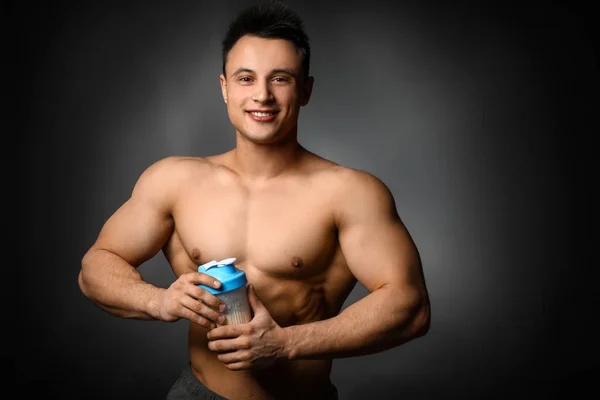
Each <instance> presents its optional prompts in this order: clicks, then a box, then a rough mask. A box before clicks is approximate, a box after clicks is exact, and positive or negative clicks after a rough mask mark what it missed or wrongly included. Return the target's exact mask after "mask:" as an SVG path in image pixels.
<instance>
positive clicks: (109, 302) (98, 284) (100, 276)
mask: <svg viewBox="0 0 600 400" xmlns="http://www.w3.org/2000/svg"><path fill="white" fill-rule="evenodd" d="M79 287H80V288H81V291H82V292H83V294H84V295H85V296H86V297H88V298H89V299H90V300H92V301H93V302H94V303H95V304H96V305H98V307H100V308H102V309H103V310H105V311H107V312H110V313H112V314H114V315H117V316H119V317H123V318H133V319H145V320H149V319H158V311H157V307H156V304H157V303H156V299H157V298H158V296H159V295H160V293H161V292H162V291H164V290H165V289H162V288H158V287H156V286H154V285H151V284H149V283H147V282H145V281H144V280H143V279H142V276H141V274H140V273H139V271H137V270H136V269H135V268H134V267H133V266H132V265H130V264H128V263H127V262H126V261H125V260H123V259H122V258H121V257H119V256H117V255H116V254H114V253H111V252H109V251H106V250H92V251H90V252H89V253H88V254H86V256H85V257H84V258H83V260H82V266H81V272H80V274H79Z"/></svg>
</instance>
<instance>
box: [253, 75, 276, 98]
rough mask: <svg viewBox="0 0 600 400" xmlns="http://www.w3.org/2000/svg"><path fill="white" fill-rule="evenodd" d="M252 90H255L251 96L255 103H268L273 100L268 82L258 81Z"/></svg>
mask: <svg viewBox="0 0 600 400" xmlns="http://www.w3.org/2000/svg"><path fill="white" fill-rule="evenodd" d="M254 88H255V90H254V93H253V95H252V100H254V101H256V102H257V103H268V102H271V101H273V100H274V99H275V98H274V97H273V93H272V92H271V88H270V86H269V82H268V81H266V80H265V81H262V82H260V81H259V82H257V83H256V85H254Z"/></svg>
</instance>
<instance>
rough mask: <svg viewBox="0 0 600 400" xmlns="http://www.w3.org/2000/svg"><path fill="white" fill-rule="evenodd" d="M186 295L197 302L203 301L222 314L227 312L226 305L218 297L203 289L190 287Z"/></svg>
mask: <svg viewBox="0 0 600 400" xmlns="http://www.w3.org/2000/svg"><path fill="white" fill-rule="evenodd" d="M186 293H187V294H188V295H189V296H191V297H193V298H194V299H196V300H201V301H202V302H203V303H204V304H206V305H207V306H209V307H212V308H213V309H214V310H218V311H220V312H224V311H225V304H224V303H223V302H222V301H221V300H220V299H219V298H218V297H217V296H215V295H214V294H212V293H210V292H209V291H207V290H205V289H203V288H201V287H198V286H195V285H190V286H189V287H188V289H187V290H186Z"/></svg>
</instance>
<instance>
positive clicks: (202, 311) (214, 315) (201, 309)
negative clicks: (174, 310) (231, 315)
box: [181, 297, 225, 327]
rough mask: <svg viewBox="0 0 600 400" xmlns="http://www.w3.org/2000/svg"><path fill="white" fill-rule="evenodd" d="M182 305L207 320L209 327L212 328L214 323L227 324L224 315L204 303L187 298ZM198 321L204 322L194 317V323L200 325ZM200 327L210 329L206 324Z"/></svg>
mask: <svg viewBox="0 0 600 400" xmlns="http://www.w3.org/2000/svg"><path fill="white" fill-rule="evenodd" d="M181 305H182V306H184V307H185V308H186V309H187V310H189V311H191V312H192V313H194V314H196V315H198V316H199V317H201V318H204V319H206V320H207V321H208V322H209V325H208V326H211V324H212V323H219V324H222V323H224V322H225V317H224V316H223V315H221V314H219V313H218V312H216V311H215V310H213V309H212V308H210V307H208V306H207V305H206V304H204V303H202V301H198V300H195V299H193V298H191V297H185V298H183V299H182V300H181ZM188 315H189V313H188ZM188 319H189V318H188ZM198 320H199V321H202V320H200V319H198V318H196V317H194V321H193V322H196V323H198V322H197V321H198ZM200 325H203V326H205V327H208V326H206V324H204V323H201V324H200ZM211 327H214V326H211Z"/></svg>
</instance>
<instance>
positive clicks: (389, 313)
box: [283, 286, 429, 359]
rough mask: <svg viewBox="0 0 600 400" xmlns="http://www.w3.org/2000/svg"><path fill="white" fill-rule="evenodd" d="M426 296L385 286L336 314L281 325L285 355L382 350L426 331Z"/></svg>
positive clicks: (328, 355)
mask: <svg viewBox="0 0 600 400" xmlns="http://www.w3.org/2000/svg"><path fill="white" fill-rule="evenodd" d="M428 326H429V305H428V304H426V296H422V295H420V294H418V293H403V292H402V291H400V290H399V289H394V288H391V287H389V286H384V287H382V288H380V289H378V290H376V291H373V292H372V293H370V294H369V295H367V296H365V297H364V298H363V299H361V300H359V301H357V302H356V303H354V304H352V305H350V306H349V307H347V308H346V309H345V310H344V311H343V312H341V313H340V314H339V315H338V316H336V317H333V318H330V319H327V320H323V321H317V322H313V323H308V324H302V325H294V326H289V327H286V328H283V332H284V340H285V341H286V346H285V349H286V350H285V353H286V354H285V356H286V357H288V358H290V359H295V358H306V359H309V358H313V359H316V358H321V359H322V358H341V357H351V356H358V355H366V354H371V353H376V352H379V351H383V350H386V349H389V348H392V347H395V346H398V345H400V344H402V343H405V342H407V341H409V340H412V339H414V338H416V337H419V336H421V335H423V334H425V332H426V331H427V329H428Z"/></svg>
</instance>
